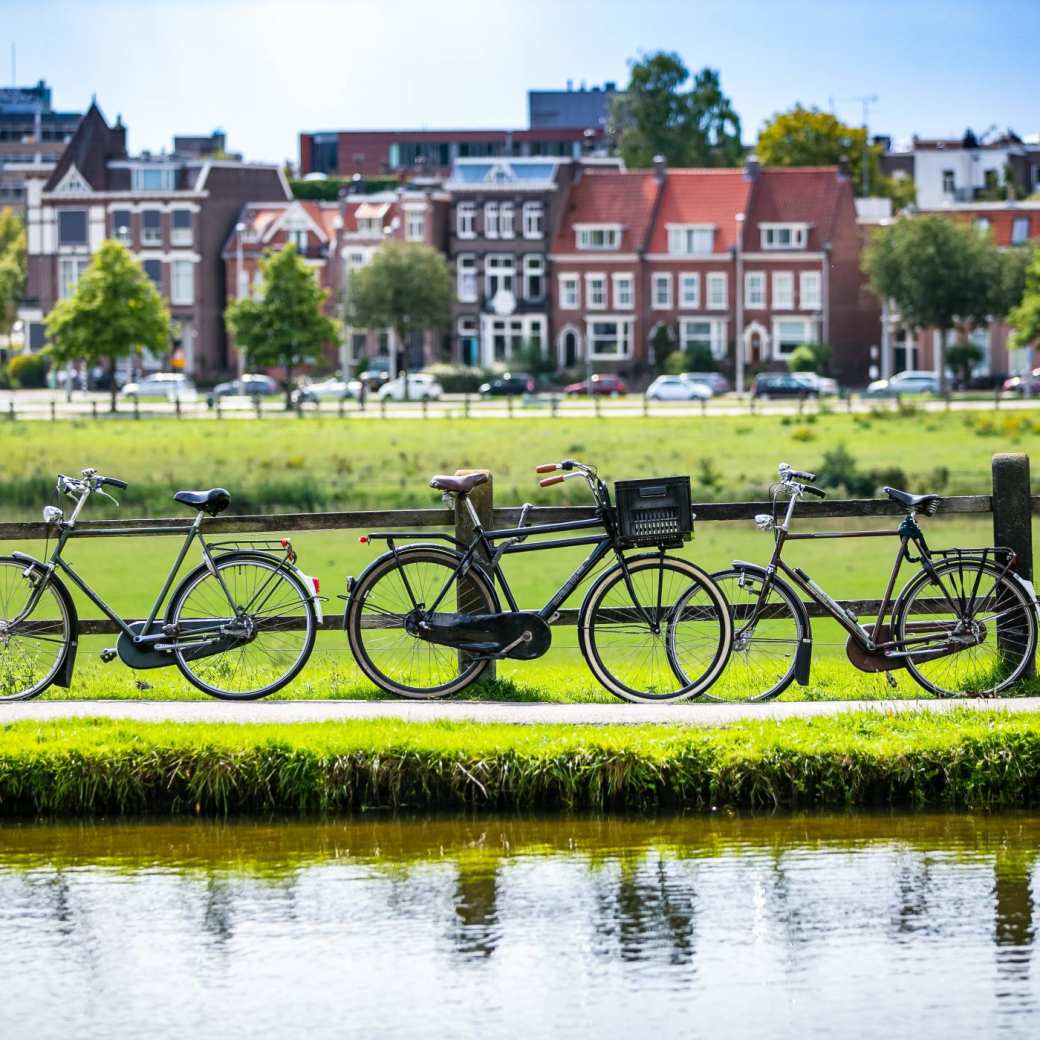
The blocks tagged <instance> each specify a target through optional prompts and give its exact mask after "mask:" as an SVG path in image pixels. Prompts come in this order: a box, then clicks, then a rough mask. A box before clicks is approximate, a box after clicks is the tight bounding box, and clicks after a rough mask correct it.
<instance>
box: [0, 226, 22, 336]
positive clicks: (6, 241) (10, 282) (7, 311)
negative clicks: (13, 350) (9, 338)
mask: <svg viewBox="0 0 1040 1040" xmlns="http://www.w3.org/2000/svg"><path fill="white" fill-rule="evenodd" d="M24 288H25V225H24V224H23V223H22V221H21V220H20V219H19V218H18V217H16V216H15V214H14V210H12V209H10V207H5V208H4V209H2V210H0V335H7V334H8V333H10V331H11V326H12V325H13V324H14V317H15V309H16V308H17V306H18V301H19V300H20V299H21V298H22V290H23V289H24Z"/></svg>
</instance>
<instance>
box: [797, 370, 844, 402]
mask: <svg viewBox="0 0 1040 1040" xmlns="http://www.w3.org/2000/svg"><path fill="white" fill-rule="evenodd" d="M791 374H792V375H793V376H794V378H795V379H797V380H798V382H799V383H804V384H805V385H806V386H808V387H810V388H811V389H813V390H815V391H816V393H817V395H818V396H819V397H826V396H831V397H837V396H838V381H837V380H836V379H831V378H830V376H818V375H817V374H816V373H815V372H792V373H791Z"/></svg>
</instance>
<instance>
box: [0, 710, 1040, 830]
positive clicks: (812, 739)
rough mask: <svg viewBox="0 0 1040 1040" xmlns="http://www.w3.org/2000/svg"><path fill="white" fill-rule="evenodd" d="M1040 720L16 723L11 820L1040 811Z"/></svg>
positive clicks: (2, 784) (8, 769) (10, 748)
mask: <svg viewBox="0 0 1040 1040" xmlns="http://www.w3.org/2000/svg"><path fill="white" fill-rule="evenodd" d="M1038 792H1040V715H1017V716H1008V715H1005V714H1002V713H998V712H994V713H992V714H986V715H979V714H977V713H974V712H973V713H970V714H969V713H963V714H962V713H956V714H951V715H944V716H929V715H920V716H905V715H900V716H894V717H886V716H882V715H872V714H860V715H848V716H839V717H835V718H829V719H812V720H793V721H786V722H783V723H774V722H755V723H739V724H735V725H733V726H730V727H727V728H725V729H720V730H711V731H697V730H691V729H688V728H681V727H661V726H644V727H635V726H611V727H605V728H597V727H565V726H494V725H479V724H472V723H453V724H439V723H437V724H420V725H408V724H405V723H403V722H397V721H392V720H376V721H373V722H357V723H326V724H320V725H300V724H296V725H283V726H274V725H242V726H239V725H230V724H224V725H197V724H127V723H123V722H117V721H102V720H77V721H75V722H69V721H65V722H62V723H60V724H58V723H49V724H36V723H16V724H12V725H9V726H7V727H4V729H3V730H2V731H0V814H3V815H6V816H13V815H29V814H54V813H78V814H89V813H138V812H142V811H151V812H173V813H178V812H180V813H185V812H186V813H192V812H200V813H240V812H270V811H286V810H289V811H300V812H314V811H317V812H330V811H338V810H363V809H404V808H408V809H446V808H458V807H484V808H489V809H507V810H522V809H536V808H545V807H552V808H566V809H588V808H591V809H605V808H642V809H645V808H653V807H658V806H662V807H688V808H692V809H698V810H707V809H714V808H724V807H734V808H736V807H747V808H774V807H810V806H812V807H825V806H829V807H853V806H874V805H894V804H900V805H913V806H925V805H936V806H948V807H953V806H968V807H973V808H974V807H993V806H1024V805H1032V804H1035V801H1036V799H1037V795H1038Z"/></svg>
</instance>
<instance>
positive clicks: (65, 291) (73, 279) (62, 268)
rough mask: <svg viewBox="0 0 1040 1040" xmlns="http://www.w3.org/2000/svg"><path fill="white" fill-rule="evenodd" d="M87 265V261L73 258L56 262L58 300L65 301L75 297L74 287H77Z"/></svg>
mask: <svg viewBox="0 0 1040 1040" xmlns="http://www.w3.org/2000/svg"><path fill="white" fill-rule="evenodd" d="M88 263H89V261H87V260H80V259H77V258H74V257H66V258H63V259H61V260H59V261H58V299H60V300H67V299H68V298H69V297H70V296H75V295H76V286H77V285H79V280H80V278H82V277H83V272H84V271H85V270H86V269H87V264H88Z"/></svg>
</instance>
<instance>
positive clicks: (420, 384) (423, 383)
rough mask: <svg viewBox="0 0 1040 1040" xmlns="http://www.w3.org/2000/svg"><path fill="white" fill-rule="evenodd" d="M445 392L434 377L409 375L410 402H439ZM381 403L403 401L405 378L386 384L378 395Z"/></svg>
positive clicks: (417, 374)
mask: <svg viewBox="0 0 1040 1040" xmlns="http://www.w3.org/2000/svg"><path fill="white" fill-rule="evenodd" d="M442 393H444V390H443V389H442V387H441V384H440V383H438V382H437V380H436V379H434V378H433V376H431V375H428V374H427V373H426V372H409V373H408V400H409V401H437V400H439V399H440V396H441V394H442ZM376 396H377V397H378V398H379V400H380V401H403V400H404V399H405V397H404V376H398V377H397V378H396V379H391V380H389V382H386V383H384V384H383V385H382V386H381V387H380V388H379V391H378V393H377V395H376Z"/></svg>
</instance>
